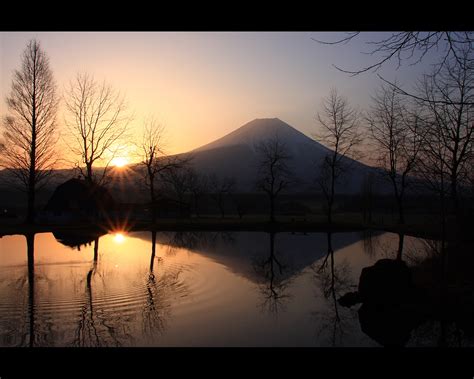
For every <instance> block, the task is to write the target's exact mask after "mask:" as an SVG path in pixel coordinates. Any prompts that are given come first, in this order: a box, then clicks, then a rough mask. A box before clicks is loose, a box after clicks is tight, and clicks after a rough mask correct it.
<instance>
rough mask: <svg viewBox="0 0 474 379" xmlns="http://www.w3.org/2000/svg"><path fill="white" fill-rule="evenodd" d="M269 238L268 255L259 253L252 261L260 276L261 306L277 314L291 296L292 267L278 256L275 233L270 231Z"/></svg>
mask: <svg viewBox="0 0 474 379" xmlns="http://www.w3.org/2000/svg"><path fill="white" fill-rule="evenodd" d="M268 239H269V245H270V246H269V249H268V251H269V253H268V256H266V257H261V256H258V255H257V256H254V257H253V259H252V261H253V266H254V269H255V272H256V274H257V275H258V277H259V286H258V287H259V290H260V293H261V295H262V298H263V301H262V304H261V308H262V309H264V310H267V311H268V312H270V313H272V314H275V315H276V314H277V313H278V311H279V310H280V308H282V307H283V306H284V304H285V302H286V301H288V300H289V298H290V294H289V293H288V287H289V286H290V284H291V279H292V278H291V272H292V267H291V266H290V265H289V264H288V263H286V262H281V261H280V259H281V258H278V257H277V252H276V251H275V233H268Z"/></svg>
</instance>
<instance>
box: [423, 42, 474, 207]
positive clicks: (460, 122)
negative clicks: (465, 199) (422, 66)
mask: <svg viewBox="0 0 474 379" xmlns="http://www.w3.org/2000/svg"><path fill="white" fill-rule="evenodd" d="M469 54H470V53H469V51H465V52H464V55H462V56H460V57H459V59H461V60H462V61H463V62H464V63H463V64H462V65H459V64H458V62H457V61H451V62H447V63H446V64H445V65H444V66H443V68H442V69H441V70H440V71H439V73H438V74H437V75H434V74H431V75H425V77H424V79H423V80H422V82H421V84H420V86H419V87H420V88H419V91H420V96H419V97H420V98H421V100H419V102H420V104H421V106H422V107H423V110H424V113H423V119H424V126H425V128H426V135H425V141H424V146H423V155H424V158H425V157H426V159H428V160H429V161H436V162H437V166H436V167H432V170H436V171H438V170H439V167H440V165H441V166H442V167H443V168H444V170H443V171H444V172H443V173H442V174H443V176H444V177H445V178H446V179H447V180H448V182H449V187H450V188H449V196H450V198H451V201H452V205H453V208H454V210H455V212H456V213H457V212H458V211H459V209H460V203H459V201H460V199H459V197H460V194H459V191H460V187H461V186H462V185H463V184H467V183H466V179H467V176H468V174H469V170H470V168H471V167H472V164H473V161H474V62H471V63H469V59H470V58H469ZM440 148H441V149H440Z"/></svg>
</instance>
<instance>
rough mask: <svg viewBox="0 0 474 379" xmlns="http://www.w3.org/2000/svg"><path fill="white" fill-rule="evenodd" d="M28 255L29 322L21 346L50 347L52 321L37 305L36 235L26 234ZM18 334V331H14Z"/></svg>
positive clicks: (27, 321)
mask: <svg viewBox="0 0 474 379" xmlns="http://www.w3.org/2000/svg"><path fill="white" fill-rule="evenodd" d="M25 238H26V253H27V283H28V290H27V298H28V301H27V310H26V315H27V320H26V322H25V324H27V325H28V327H26V325H25V327H24V328H23V330H25V332H24V333H23V334H22V335H21V336H20V343H19V346H28V347H35V346H49V345H50V344H51V341H52V340H53V338H54V337H53V332H52V326H51V321H50V320H49V319H48V318H47V317H44V315H41V313H40V312H39V309H38V306H37V303H38V299H37V295H38V288H37V282H36V281H37V279H38V278H37V276H38V275H37V274H36V273H35V233H27V234H25ZM12 332H13V333H18V329H16V330H14V331H12Z"/></svg>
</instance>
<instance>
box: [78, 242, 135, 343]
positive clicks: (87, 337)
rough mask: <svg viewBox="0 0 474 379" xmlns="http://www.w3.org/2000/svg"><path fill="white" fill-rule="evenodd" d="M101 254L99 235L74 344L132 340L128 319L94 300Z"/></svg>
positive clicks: (95, 244)
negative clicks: (108, 310)
mask: <svg viewBox="0 0 474 379" xmlns="http://www.w3.org/2000/svg"><path fill="white" fill-rule="evenodd" d="M98 256H99V237H97V238H95V240H94V259H93V262H92V266H91V268H90V269H89V271H88V273H87V275H86V289H85V296H84V297H85V301H84V304H83V305H82V307H81V310H80V317H79V320H78V322H77V326H76V329H75V332H74V340H73V342H72V344H73V346H77V347H102V346H121V345H122V341H127V340H131V339H132V337H131V336H130V334H129V333H128V331H127V329H128V327H127V323H126V321H127V320H126V319H124V317H123V316H122V315H121V314H120V313H118V312H114V313H113V314H112V312H108V313H107V312H106V310H105V309H104V308H103V307H102V306H99V308H97V307H98V304H99V303H97V302H94V298H93V288H92V287H93V279H94V276H95V275H96V274H97V266H98Z"/></svg>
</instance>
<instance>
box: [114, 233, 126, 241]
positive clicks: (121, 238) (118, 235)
mask: <svg viewBox="0 0 474 379" xmlns="http://www.w3.org/2000/svg"><path fill="white" fill-rule="evenodd" d="M124 241H125V236H124V235H123V233H115V235H114V242H116V243H123V242H124Z"/></svg>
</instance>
